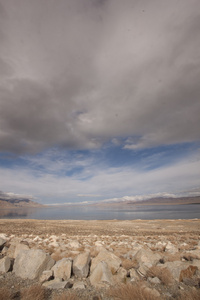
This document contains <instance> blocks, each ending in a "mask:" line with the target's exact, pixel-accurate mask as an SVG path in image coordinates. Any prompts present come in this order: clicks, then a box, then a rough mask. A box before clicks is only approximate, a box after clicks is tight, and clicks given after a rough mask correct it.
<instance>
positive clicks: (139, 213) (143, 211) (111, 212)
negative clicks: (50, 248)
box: [0, 204, 200, 220]
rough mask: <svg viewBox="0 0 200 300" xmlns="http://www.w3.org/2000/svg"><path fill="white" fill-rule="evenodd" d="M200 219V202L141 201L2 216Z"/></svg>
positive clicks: (11, 211) (11, 212) (4, 215)
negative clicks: (124, 206) (158, 202)
mask: <svg viewBox="0 0 200 300" xmlns="http://www.w3.org/2000/svg"><path fill="white" fill-rule="evenodd" d="M195 218H198V219H200V205H198V204H192V205H146V206H144V205H141V206H140V205H137V206H135V205H134V206H128V207H127V206H126V208H123V207H112V208H109V207H95V206H65V207H63V206H62V207H43V208H29V209H25V208H23V209H22V208H17V209H9V210H8V209H1V210H0V219H39V220H67V219H70V220H112V219H118V220H136V219H142V220H153V219H195Z"/></svg>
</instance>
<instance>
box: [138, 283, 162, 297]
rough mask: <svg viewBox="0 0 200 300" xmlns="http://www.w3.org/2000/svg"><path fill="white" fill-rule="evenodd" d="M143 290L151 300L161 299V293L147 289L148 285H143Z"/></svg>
mask: <svg viewBox="0 0 200 300" xmlns="http://www.w3.org/2000/svg"><path fill="white" fill-rule="evenodd" d="M142 290H143V291H144V292H145V294H146V295H148V298H150V299H151V297H152V298H153V299H161V298H160V293H159V292H158V291H157V290H156V289H151V288H149V287H147V286H146V285H142Z"/></svg>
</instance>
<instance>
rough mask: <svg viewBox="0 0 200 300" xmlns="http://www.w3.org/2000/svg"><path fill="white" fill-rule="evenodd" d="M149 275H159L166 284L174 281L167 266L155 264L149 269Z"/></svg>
mask: <svg viewBox="0 0 200 300" xmlns="http://www.w3.org/2000/svg"><path fill="white" fill-rule="evenodd" d="M147 276H148V277H158V278H159V279H160V281H161V282H162V283H163V284H164V285H169V284H171V283H172V282H173V277H172V274H171V273H170V271H169V270H168V269H167V268H160V267H157V266H153V267H151V268H150V269H149V270H148V272H147Z"/></svg>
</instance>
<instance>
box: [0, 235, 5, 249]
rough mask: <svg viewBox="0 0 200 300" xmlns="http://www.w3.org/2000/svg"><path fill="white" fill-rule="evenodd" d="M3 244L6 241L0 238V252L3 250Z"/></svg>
mask: <svg viewBox="0 0 200 300" xmlns="http://www.w3.org/2000/svg"><path fill="white" fill-rule="evenodd" d="M5 243H6V240H5V239H3V238H1V237H0V250H1V249H3V247H4V245H5Z"/></svg>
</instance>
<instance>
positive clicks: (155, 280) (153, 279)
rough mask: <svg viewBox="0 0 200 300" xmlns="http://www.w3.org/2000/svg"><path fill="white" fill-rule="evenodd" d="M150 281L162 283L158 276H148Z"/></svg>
mask: <svg viewBox="0 0 200 300" xmlns="http://www.w3.org/2000/svg"><path fill="white" fill-rule="evenodd" d="M148 281H149V282H150V283H153V284H159V283H161V281H160V279H159V278H158V277H154V278H152V277H148Z"/></svg>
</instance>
